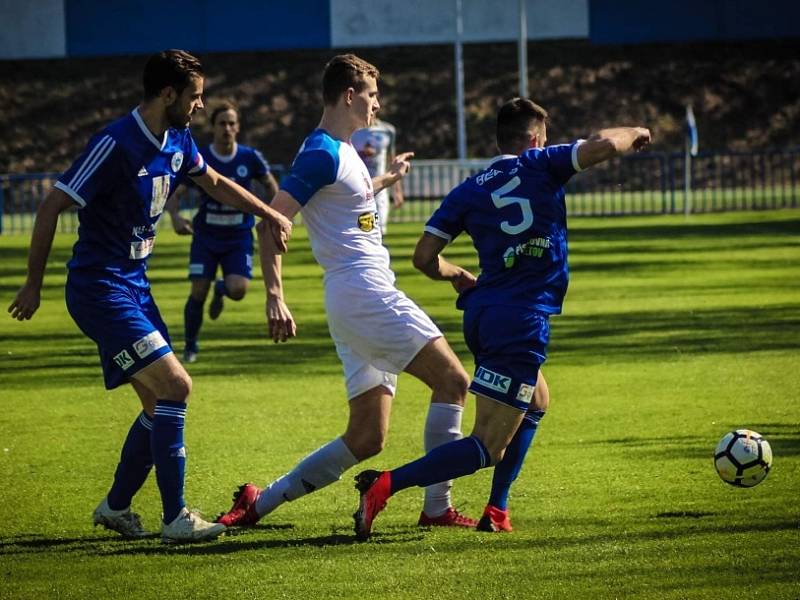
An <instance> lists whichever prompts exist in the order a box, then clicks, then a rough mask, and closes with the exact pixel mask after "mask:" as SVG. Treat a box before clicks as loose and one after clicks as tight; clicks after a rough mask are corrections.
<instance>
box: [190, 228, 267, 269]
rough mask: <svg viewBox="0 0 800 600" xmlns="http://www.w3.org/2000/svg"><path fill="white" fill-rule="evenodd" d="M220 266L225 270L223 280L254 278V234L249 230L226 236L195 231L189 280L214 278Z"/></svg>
mask: <svg viewBox="0 0 800 600" xmlns="http://www.w3.org/2000/svg"><path fill="white" fill-rule="evenodd" d="M232 233H233V232H232ZM218 266H220V267H222V275H223V277H224V276H225V275H241V276H242V277H247V278H248V279H252V278H253V232H252V231H251V230H250V229H244V230H241V231H237V232H235V233H234V234H233V235H231V234H225V235H224V236H223V235H219V236H217V235H214V234H211V233H208V232H205V231H202V230H195V232H194V236H192V249H191V250H190V252H189V279H214V278H215V277H216V276H217V267H218Z"/></svg>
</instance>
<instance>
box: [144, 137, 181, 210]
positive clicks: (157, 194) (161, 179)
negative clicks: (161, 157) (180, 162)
mask: <svg viewBox="0 0 800 600" xmlns="http://www.w3.org/2000/svg"><path fill="white" fill-rule="evenodd" d="M179 154H180V153H179ZM172 162H173V163H174V162H175V158H174V157H173V159H172ZM169 180H170V176H169V175H160V176H158V177H154V178H153V195H152V198H151V200H150V216H151V217H157V216H158V215H160V214H161V213H162V212H164V204H166V202H167V198H168V197H169V183H170V181H169Z"/></svg>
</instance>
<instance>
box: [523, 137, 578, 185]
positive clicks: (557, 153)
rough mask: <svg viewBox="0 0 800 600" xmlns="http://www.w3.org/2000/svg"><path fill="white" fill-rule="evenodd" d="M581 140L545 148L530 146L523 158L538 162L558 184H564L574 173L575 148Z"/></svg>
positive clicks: (576, 159) (576, 162)
mask: <svg viewBox="0 0 800 600" xmlns="http://www.w3.org/2000/svg"><path fill="white" fill-rule="evenodd" d="M580 143H581V141H580V140H579V141H577V142H574V143H572V144H558V145H556V146H546V147H545V148H532V149H531V150H528V151H527V152H525V154H523V157H524V159H525V160H529V161H531V162H533V163H535V164H540V165H542V167H543V168H544V169H545V170H547V172H548V173H550V175H551V176H552V177H553V179H555V181H556V182H557V183H558V184H559V185H564V184H565V183H567V181H569V179H570V177H572V176H573V175H575V173H577V172H578V171H580V169H579V168H578V157H577V150H578V146H579V145H580Z"/></svg>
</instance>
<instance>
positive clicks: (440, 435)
mask: <svg viewBox="0 0 800 600" xmlns="http://www.w3.org/2000/svg"><path fill="white" fill-rule="evenodd" d="M463 413H464V407H463V406H459V405H458V404H442V403H439V402H432V403H431V406H430V408H429V409H428V418H427V420H426V421H425V452H426V453H427V452H430V451H431V450H433V449H434V448H436V447H437V446H441V445H442V444H446V443H448V442H454V441H456V440H460V439H461V437H462V435H461V415H462V414H463ZM451 487H453V482H452V480H451V481H442V482H441V483H434V484H433V485H429V486H428V487H426V488H425V503H424V505H423V507H422V510H423V511H425V514H426V515H428V516H429V517H438V516H439V515H442V514H444V513H445V512H446V511H447V509H448V508H449V507H450V488H451Z"/></svg>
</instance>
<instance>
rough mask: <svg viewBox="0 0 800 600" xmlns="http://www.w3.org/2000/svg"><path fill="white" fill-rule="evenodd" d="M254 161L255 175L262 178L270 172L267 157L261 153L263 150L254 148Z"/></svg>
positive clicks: (253, 171) (253, 170)
mask: <svg viewBox="0 0 800 600" xmlns="http://www.w3.org/2000/svg"><path fill="white" fill-rule="evenodd" d="M252 162H253V169H252V173H253V177H255V178H260V177H263V176H264V175H266V174H267V173H269V171H270V168H269V163H268V162H267V159H266V158H264V155H263V154H261V152H259V151H258V150H256V149H255V148H253V161H252Z"/></svg>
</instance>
